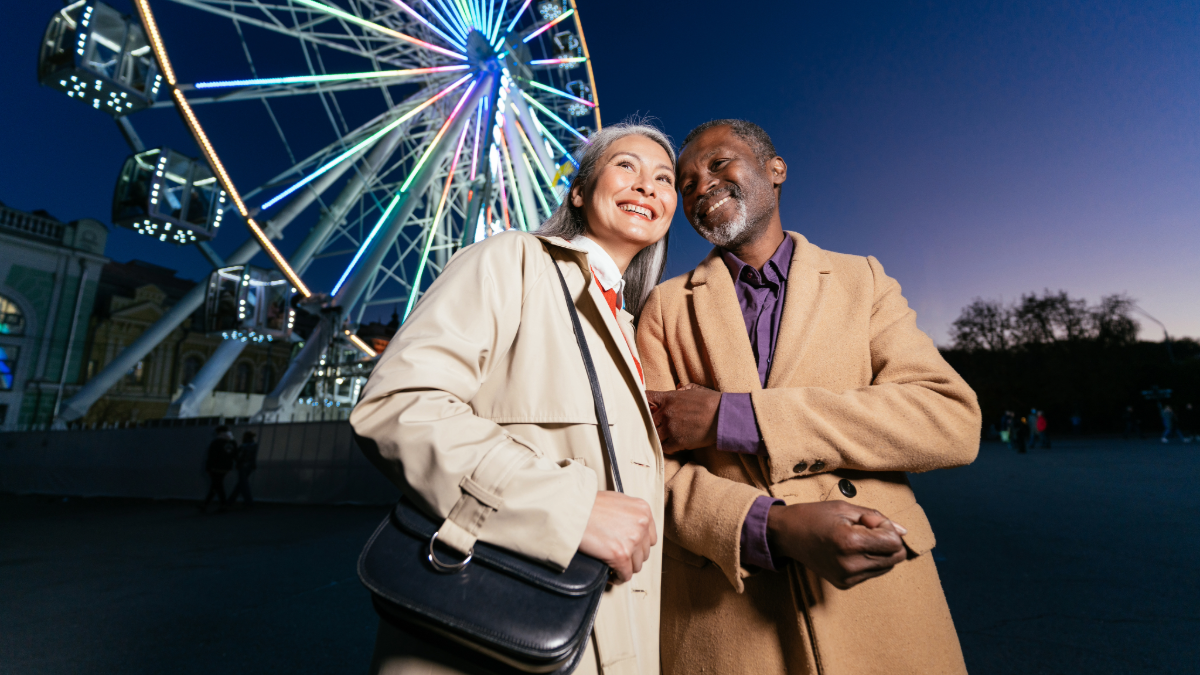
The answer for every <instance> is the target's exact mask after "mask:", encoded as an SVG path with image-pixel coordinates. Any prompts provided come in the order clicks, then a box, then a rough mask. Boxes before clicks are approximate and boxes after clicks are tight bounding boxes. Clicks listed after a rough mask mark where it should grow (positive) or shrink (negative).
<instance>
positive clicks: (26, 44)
mask: <svg viewBox="0 0 1200 675" xmlns="http://www.w3.org/2000/svg"><path fill="white" fill-rule="evenodd" d="M577 1H578V4H579V9H580V14H581V17H582V20H583V24H584V29H585V31H586V33H587V38H588V44H589V47H590V48H591V53H592V57H593V60H594V64H595V70H596V80H597V90H598V92H597V93H598V95H599V101H600V103H601V109H602V111H603V114H604V118H605V121H606V122H615V121H619V120H620V119H622V118H624V117H625V116H627V115H629V114H632V113H635V112H636V113H642V114H649V115H652V116H654V117H656V118H657V119H658V120H659V121H660V123H661V125H662V126H663V127H664V128H665V129H666V130H667V132H668V133H670V134H671V135H672V136H673V137H674V138H675V139H676V141H679V140H682V138H683V136H684V135H685V134H686V133H687V131H688V130H689V129H690V128H691V127H692V126H694V125H696V124H698V123H700V122H703V121H705V120H708V119H712V118H716V117H743V118H746V119H750V120H753V121H755V122H757V123H759V124H760V125H762V126H763V127H764V128H765V129H766V130H767V131H768V132H769V133H771V135H772V136H773V138H774V140H775V143H776V146H777V148H778V150H779V152H780V154H781V155H782V156H783V157H784V159H785V160H787V162H788V165H789V181H788V183H787V184H786V186H785V188H784V197H783V206H782V208H783V218H784V224H785V227H787V228H789V229H793V230H797V231H799V232H801V233H803V234H804V235H805V236H807V237H808V238H809V239H810V240H811V241H813V242H814V243H816V244H818V245H820V246H822V247H825V248H828V249H832V250H835V251H843V252H848V253H858V254H872V255H875V256H877V257H878V258H879V259H880V260H881V261H882V263H883V264H884V266H885V268H886V269H887V271H888V272H889V274H891V275H893V276H895V277H896V278H898V279H899V280H900V282H901V284H902V285H903V287H904V291H905V295H906V296H907V297H908V298H909V301H910V302H911V303H912V305H913V306H914V307H915V308H916V310H917V312H918V322H919V324H920V325H921V327H922V328H924V329H925V330H926V331H927V332H929V333H930V334H931V335H932V336H933V337H934V339H935V340H937V341H938V342H939V343H942V344H944V343H946V342H947V329H948V327H949V324H950V322H951V321H953V319H954V318H955V317H956V316H957V315H958V312H959V310H960V309H961V308H962V307H963V306H964V305H965V304H967V303H968V302H970V300H971V299H972V298H973V297H975V296H983V297H988V298H1003V299H1005V300H1013V299H1016V298H1017V297H1018V296H1019V295H1020V294H1021V293H1023V292H1029V291H1034V290H1038V291H1040V290H1041V289H1043V288H1051V289H1060V288H1061V289H1065V290H1067V291H1068V292H1070V293H1071V294H1073V295H1079V296H1083V297H1086V298H1087V299H1089V300H1090V301H1092V302H1094V301H1096V300H1097V299H1098V298H1099V296H1100V295H1102V294H1107V293H1113V292H1127V293H1129V294H1130V295H1132V296H1133V297H1135V298H1137V300H1138V302H1139V304H1140V305H1141V306H1142V307H1143V308H1145V309H1146V310H1147V311H1149V312H1150V313H1151V314H1154V315H1156V316H1157V317H1158V318H1160V319H1161V320H1163V321H1164V322H1165V323H1166V324H1167V326H1168V328H1169V329H1170V330H1171V332H1172V333H1173V334H1180V335H1200V311H1198V310H1197V302H1196V299H1197V297H1198V295H1200V276H1198V275H1197V273H1196V267H1197V254H1198V253H1200V227H1197V224H1198V221H1200V8H1198V6H1197V5H1196V4H1195V3H1169V2H1153V1H1146V0H1140V1H1138V2H1111V1H1104V0H1099V1H1091V2H1036V3H1022V4H1017V3H999V2H994V3H993V2H886V3H838V5H837V6H836V7H830V6H828V5H829V3H801V2H776V3H770V2H759V3H727V2H722V3H717V2H703V1H690V2H674V1H671V2H667V1H659V2H646V1H645V0H640V1H633V0H628V1H627V0H604V1H603V2H601V1H599V0H577ZM112 4H113V5H114V6H116V7H118V8H119V9H122V10H124V11H129V10H130V9H131V6H130V5H128V4H127V0H115V1H114V2H113V3H112ZM59 6H60V4H59V3H57V2H43V1H42V0H31V1H30V2H24V3H10V6H9V7H6V9H5V21H4V22H3V27H2V28H0V37H3V39H2V40H0V64H3V69H2V70H0V92H3V93H2V94H0V96H2V98H3V100H4V101H5V102H6V103H7V105H3V106H0V156H2V157H3V160H4V161H3V162H0V201H4V202H5V203H7V204H10V205H12V206H15V207H18V208H23V209H35V208H45V209H47V210H48V211H50V212H51V213H53V214H55V215H56V216H58V217H59V218H62V219H74V218H79V217H85V216H90V217H97V218H100V219H101V220H105V221H107V220H108V218H107V214H108V211H109V209H110V203H111V193H112V186H113V182H114V180H115V178H116V173H117V170H118V169H119V166H120V163H121V160H122V159H123V158H124V157H125V156H126V155H127V154H128V149H127V147H126V146H125V144H124V142H123V141H122V139H121V137H120V135H119V134H118V132H117V130H116V128H115V126H114V125H113V123H112V121H111V120H110V119H109V118H108V117H107V116H106V115H104V114H101V113H98V112H95V111H92V110H90V109H88V108H86V107H84V106H82V105H80V104H79V103H77V102H75V101H71V100H70V99H68V98H66V96H64V95H63V94H60V93H58V92H54V91H51V90H48V89H45V88H40V87H38V86H37V83H36V78H35V64H36V52H37V45H38V40H39V38H40V36H41V34H42V31H43V30H44V28H45V25H46V22H47V20H48V19H49V16H50V14H51V13H52V12H53V11H54V10H55V9H56V8H57V7H59ZM155 7H156V8H161V9H159V11H160V12H161V13H163V14H164V16H167V17H169V18H173V17H180V18H182V17H186V16H187V14H186V11H187V10H181V9H179V8H177V7H175V6H174V5H171V4H170V3H165V2H161V0H159V1H158V2H156V3H155ZM169 18H164V33H165V34H166V37H167V39H168V44H169V45H171V46H172V47H171V48H172V53H173V55H176V56H177V58H178V59H179V60H180V61H181V62H183V63H184V64H185V65H181V66H180V67H181V70H182V69H187V72H181V78H182V79H184V80H185V81H191V80H199V79H218V78H220V77H226V76H238V77H243V76H246V75H247V73H245V72H243V71H244V69H245V61H244V59H243V57H242V56H241V53H240V46H239V45H237V44H236V43H233V42H231V41H230V40H228V39H227V38H228V36H227V35H223V34H216V35H208V34H202V31H200V30H196V29H195V28H194V27H193V26H192V25H191V24H188V23H185V22H183V21H171V20H169ZM176 45H177V46H176ZM267 58H269V57H267ZM280 58H282V57H280ZM280 63H281V64H283V63H286V62H285V61H281V62H280ZM267 65H271V64H270V63H269V62H268V63H267ZM239 67H240V70H239V69H238V68H239ZM280 67H283V66H282V65H281V66H280ZM228 70H236V72H233V73H227V72H226V71H228ZM278 74H283V73H278ZM287 74H292V73H287ZM230 107H231V106H208V107H205V108H203V109H199V110H200V113H201V119H202V120H203V121H204V122H205V124H206V126H208V127H210V130H211V132H212V135H213V136H214V140H215V142H216V144H217V147H218V151H219V152H221V154H222V156H223V157H226V163H227V164H230V165H231V167H232V168H231V171H232V172H233V174H234V177H235V180H237V182H238V183H239V185H242V186H244V188H243V189H245V188H248V187H249V186H252V185H256V184H258V183H259V182H261V181H262V180H263V179H265V177H267V176H269V175H270V174H272V173H274V172H275V171H277V170H278V169H279V168H281V166H282V165H280V164H279V161H280V157H281V156H282V155H281V152H282V149H281V147H279V146H280V144H279V143H278V142H277V141H274V136H273V132H272V131H271V130H270V128H269V127H268V126H267V123H266V122H265V121H264V120H265V116H264V115H262V114H261V110H257V111H255V112H257V113H259V114H258V115H257V117H258V118H260V119H259V120H257V121H249V120H250V117H249V116H246V115H244V114H242V113H238V112H237V111H233V110H224V111H218V110H217V108H230ZM295 114H298V115H299V114H308V113H301V112H297V113H295ZM322 114H323V113H322ZM133 119H134V121H135V124H137V126H138V129H139V131H140V132H141V133H142V135H143V137H145V140H146V142H147V143H148V144H149V145H159V144H164V143H166V144H175V145H176V146H179V147H189V148H190V147H192V146H189V144H188V142H187V139H186V136H185V135H184V134H183V129H182V125H181V123H180V122H179V121H178V118H177V117H176V116H175V113H174V112H172V111H170V110H162V111H146V112H144V113H141V114H139V115H137V116H135V117H134V118H133ZM314 120H315V121H314V125H315V128H319V129H320V130H321V132H323V133H326V134H328V128H329V123H328V122H326V121H324V120H323V119H317V118H314ZM322 124H323V125H324V126H323V127H322V126H321V125H322ZM314 138H315V139H317V140H319V141H320V142H319V143H317V140H314V141H313V142H314V144H317V145H319V144H323V143H324V142H327V140H328V139H326V138H323V137H321V136H320V134H319V133H316V134H315V137H314ZM257 139H262V140H261V146H258V145H256V143H257ZM224 229H226V231H225V232H223V233H222V236H221V237H220V238H218V240H217V241H216V242H215V244H216V247H217V248H218V249H219V250H222V251H228V250H231V249H232V248H234V247H235V246H236V245H237V244H239V243H240V242H241V241H242V240H243V239H244V234H243V232H242V231H240V225H236V224H234V223H231V224H230V227H228V228H224ZM303 229H305V227H304V226H301V225H299V224H298V225H297V226H294V231H292V232H291V233H290V236H289V238H288V240H287V241H285V242H284V243H283V245H281V249H282V250H283V251H284V252H285V253H288V252H290V251H291V249H292V248H294V247H295V245H296V243H298V241H296V242H293V241H292V240H293V239H296V240H298V238H299V236H300V235H301V234H302V230H303ZM673 237H674V239H673V241H672V247H671V258H670V261H669V271H670V272H671V273H679V272H682V271H685V270H686V269H689V268H690V267H692V266H694V264H695V263H696V262H697V261H698V260H699V259H700V258H702V257H703V255H704V254H705V253H706V252H707V248H708V247H707V245H706V244H705V243H704V242H703V241H702V240H700V239H699V237H697V236H696V235H695V233H694V232H692V231H691V227H690V226H689V225H688V224H687V223H686V221H685V220H683V218H682V217H681V216H680V217H677V218H676V223H675V227H674V230H673ZM109 255H110V256H112V257H113V258H115V259H117V260H126V259H129V258H133V257H139V258H143V259H148V260H153V261H156V262H159V263H161V264H165V265H168V266H171V267H177V268H179V269H180V270H182V271H183V273H184V274H185V275H187V276H192V277H194V278H199V276H200V275H202V274H203V273H204V270H205V266H204V262H203V260H202V259H200V257H199V255H198V254H197V253H196V252H195V251H194V250H192V249H175V248H174V247H169V246H166V245H164V244H159V243H157V242H152V241H147V240H145V238H142V237H140V236H138V235H136V234H133V233H132V232H129V231H126V230H120V229H114V231H113V235H112V238H111V239H110V244H109ZM1147 323H1148V322H1144V324H1147ZM1143 336H1145V337H1148V338H1152V339H1159V338H1161V332H1160V331H1158V329H1157V328H1153V327H1152V326H1149V325H1144V328H1143Z"/></svg>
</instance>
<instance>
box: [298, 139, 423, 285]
mask: <svg viewBox="0 0 1200 675" xmlns="http://www.w3.org/2000/svg"><path fill="white" fill-rule="evenodd" d="M406 133H408V125H403V126H400V127H397V128H396V129H394V130H393V131H392V132H391V133H390V134H388V135H387V136H384V137H383V138H382V139H380V140H379V142H378V143H376V144H375V147H374V148H373V149H372V150H371V154H370V155H367V159H366V161H365V162H363V165H362V166H361V167H359V169H358V170H357V171H356V172H355V173H354V175H353V176H351V177H350V180H349V181H347V183H346V187H344V188H342V192H341V194H339V195H338V197H337V199H336V200H334V202H333V204H332V205H330V207H329V209H328V210H326V211H325V212H324V213H322V214H321V218H320V219H319V220H318V221H317V224H316V225H314V226H313V228H312V230H310V231H309V233H308V236H307V237H305V239H304V241H303V242H301V244H300V246H299V248H297V249H296V252H295V253H293V254H292V257H291V259H290V260H289V261H288V263H289V264H290V265H291V266H292V267H293V268H294V269H295V270H296V271H297V272H298V273H300V274H303V273H304V272H305V270H307V269H308V265H309V263H311V262H312V259H313V255H315V254H316V252H317V251H319V250H321V247H322V246H324V245H325V240H327V239H328V238H329V233H330V232H332V231H333V228H335V227H337V225H338V224H340V223H341V222H342V220H343V219H345V217H346V213H347V212H349V211H350V208H351V207H352V206H354V204H355V203H357V202H358V200H359V198H360V197H362V195H363V193H364V192H366V191H367V189H368V188H369V187H370V185H371V181H372V180H374V178H375V175H376V174H377V173H378V172H379V169H380V167H382V166H383V165H384V163H385V162H386V161H387V160H388V158H389V157H391V155H392V152H394V151H395V149H396V146H397V145H398V144H399V143H400V141H401V140H402V139H403V138H404V135H405V134H406ZM354 164H355V162H352V161H351V162H343V163H342V166H341V167H339V169H340V171H339V173H338V175H339V176H340V175H341V173H342V172H344V171H346V169H349V168H350V167H351V166H352V165H354ZM331 173H332V172H331Z"/></svg>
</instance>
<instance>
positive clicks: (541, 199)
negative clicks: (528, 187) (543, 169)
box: [521, 152, 554, 218]
mask: <svg viewBox="0 0 1200 675" xmlns="http://www.w3.org/2000/svg"><path fill="white" fill-rule="evenodd" d="M521 161H523V162H525V170H526V171H528V172H529V175H531V176H532V175H533V165H531V164H530V163H529V155H528V154H526V153H524V152H522V153H521ZM533 180H534V183H533V196H535V197H537V200H538V204H540V205H541V207H542V213H545V214H546V217H547V218H549V217H550V216H552V215H554V212H553V211H551V210H550V205H549V204H547V203H546V195H544V194H542V188H540V187H538V184H537V179H533Z"/></svg>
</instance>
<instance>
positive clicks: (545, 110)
mask: <svg viewBox="0 0 1200 675" xmlns="http://www.w3.org/2000/svg"><path fill="white" fill-rule="evenodd" d="M521 95H522V96H524V97H525V100H526V101H529V102H530V103H532V104H533V105H534V107H536V108H537V109H538V110H540V111H542V112H543V113H545V114H546V115H547V116H548V117H549V118H550V119H552V120H554V121H555V122H558V123H559V124H560V125H562V127H563V128H564V129H566V130H567V131H569V132H571V133H573V134H575V136H577V137H578V138H579V140H581V141H583V142H584V143H587V144H588V145H591V144H592V142H591V141H589V140H588V139H587V136H584V135H583V134H581V133H579V130H578V129H576V128H575V127H573V126H571V125H570V124H567V123H566V122H564V121H563V119H562V118H561V117H559V116H558V115H555V114H554V113H553V112H552V111H551V110H550V109H549V108H547V107H546V106H544V105H542V104H541V103H539V102H538V100H537V99H535V98H534V97H532V96H530V95H529V94H527V93H525V92H523V91H522V92H521Z"/></svg>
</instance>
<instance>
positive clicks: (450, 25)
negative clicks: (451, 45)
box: [424, 0, 467, 43]
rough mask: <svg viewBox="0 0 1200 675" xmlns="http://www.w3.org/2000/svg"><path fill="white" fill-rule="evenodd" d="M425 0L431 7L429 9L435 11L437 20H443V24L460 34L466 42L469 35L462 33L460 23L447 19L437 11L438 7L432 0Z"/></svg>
mask: <svg viewBox="0 0 1200 675" xmlns="http://www.w3.org/2000/svg"><path fill="white" fill-rule="evenodd" d="M424 1H425V6H426V7H428V8H429V11H431V12H433V15H434V16H435V17H437V20H438V21H441V22H442V25H443V26H445V27H446V29H447V30H449V31H450V32H452V33H454V34H455V35H458V36H459V38H460V39H461V40H463V42H464V43H465V42H466V39H467V36H466V35H463V34H462V31H460V30H459V29H458V25H457V24H453V23H450V22H449V21H447V20H446V17H444V16H442V13H441V12H439V11H437V7H434V6H433V3H432V2H430V1H429V0H424Z"/></svg>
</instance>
